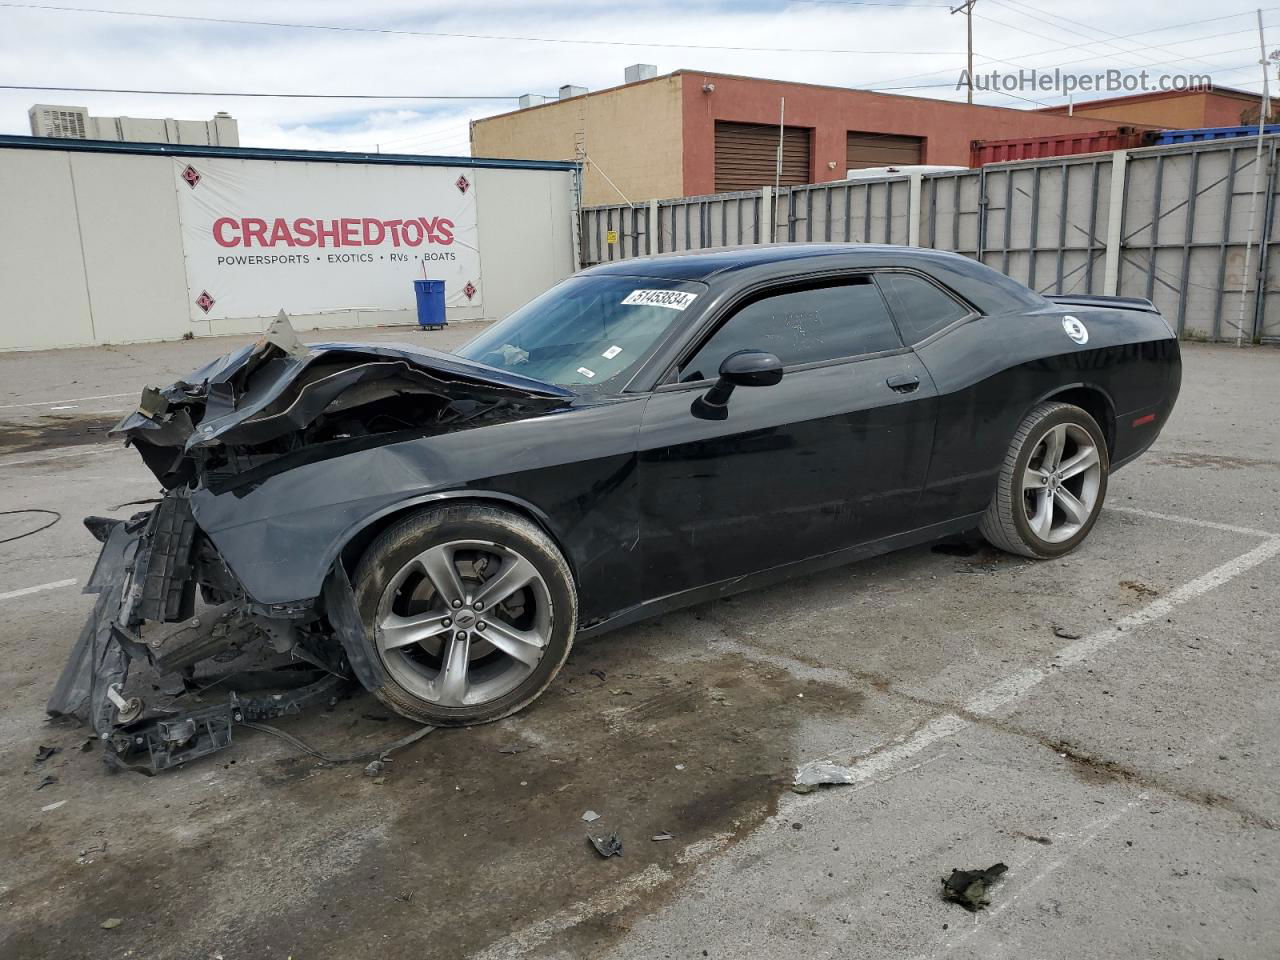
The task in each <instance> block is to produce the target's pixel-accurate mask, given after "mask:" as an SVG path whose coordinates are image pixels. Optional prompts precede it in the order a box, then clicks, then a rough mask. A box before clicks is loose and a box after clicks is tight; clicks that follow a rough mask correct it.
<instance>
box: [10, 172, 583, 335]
mask: <svg viewBox="0 0 1280 960" xmlns="http://www.w3.org/2000/svg"><path fill="white" fill-rule="evenodd" d="M261 162H263V163H274V162H282V161H274V160H263V161H261ZM283 162H289V161H283ZM172 164H173V161H172V159H170V158H169V157H167V156H161V155H153V154H115V153H87V152H80V151H75V150H66V151H63V150H26V149H21V148H9V147H0V350H39V349H45V348H49V347H70V346H87V345H92V344H101V343H130V342H139V341H147V340H172V339H178V338H180V337H182V336H183V335H184V334H185V333H187V332H191V333H193V334H194V335H196V336H210V335H218V334H227V333H246V332H258V331H261V330H262V329H263V328H264V326H265V324H266V323H267V322H268V321H266V320H264V319H260V318H251V319H244V320H222V321H207V320H205V321H194V322H193V321H192V320H190V319H189V314H190V308H189V306H188V299H189V296H190V291H188V290H187V279H186V272H185V267H184V260H183V249H182V237H181V231H180V228H179V222H178V207H177V200H176V197H175V194H174V189H175V188H174V177H173V166H172ZM362 166H363V165H357V164H353V165H352V167H353V170H352V173H353V176H359V172H360V170H361V169H362ZM472 174H474V181H475V183H476V197H477V220H478V233H479V241H480V260H481V264H480V269H481V276H482V278H483V283H484V305H483V307H457V308H453V307H451V308H449V311H448V318H449V319H450V320H466V319H496V318H498V317H502V316H505V315H506V314H508V313H510V312H511V311H512V310H513V309H514V308H516V307H518V306H519V305H520V304H522V303H524V302H526V301H527V300H530V299H532V298H533V297H534V296H536V295H537V294H539V293H541V292H542V291H543V290H545V289H546V288H547V287H549V286H551V285H552V284H554V283H556V282H557V281H558V280H560V279H562V278H563V277H566V276H568V275H569V274H570V273H572V272H573V270H574V269H575V265H574V263H573V235H572V231H573V229H574V218H573V191H572V180H571V174H570V173H569V172H567V171H561V170H526V169H488V168H476V169H474V170H469V171H468V175H469V176H470V175H472ZM348 302H350V301H348ZM414 320H415V315H414V313H413V311H412V310H381V311H367V310H362V311H353V310H334V311H326V312H323V313H313V314H300V315H297V316H294V317H293V322H294V325H295V326H296V327H297V328H298V329H306V330H309V329H313V328H332V327H355V326H377V325H382V324H393V323H412V322H414Z"/></svg>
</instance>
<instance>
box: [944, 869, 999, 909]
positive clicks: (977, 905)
mask: <svg viewBox="0 0 1280 960" xmlns="http://www.w3.org/2000/svg"><path fill="white" fill-rule="evenodd" d="M1008 869H1009V868H1008V867H1006V866H1005V865H1004V864H1003V863H997V864H993V865H992V866H990V867H987V869H985V870H952V871H951V876H949V877H943V878H942V898H943V899H944V900H950V901H951V902H952V903H958V904H960V906H962V907H964V908H965V909H966V910H968V911H969V912H970V913H975V912H977V911H978V910H981V909H982V908H983V907H985V906H986V905H987V904H989V903H990V902H991V897H990V896H988V895H987V890H988V888H989V887H990V886H991V884H993V883H995V882H996V881H997V880H999V879H1000V877H1001V875H1002V874H1004V872H1005V871H1006V870H1008Z"/></svg>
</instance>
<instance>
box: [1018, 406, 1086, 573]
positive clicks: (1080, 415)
mask: <svg viewBox="0 0 1280 960" xmlns="http://www.w3.org/2000/svg"><path fill="white" fill-rule="evenodd" d="M1064 423H1070V424H1074V425H1076V426H1078V427H1081V428H1083V429H1084V430H1086V431H1087V432H1088V434H1089V436H1090V437H1091V438H1092V440H1093V443H1094V447H1095V448H1096V449H1097V451H1098V460H1099V463H1100V464H1101V467H1102V476H1101V478H1100V480H1099V481H1098V497H1097V499H1096V501H1095V502H1094V505H1093V510H1092V511H1091V512H1090V514H1089V519H1088V520H1087V521H1085V523H1084V525H1083V526H1081V528H1080V529H1079V530H1077V531H1076V533H1075V535H1074V536H1073V537H1071V539H1070V540H1063V541H1062V542H1061V543H1049V542H1048V541H1045V540H1041V539H1040V538H1039V537H1038V536H1036V534H1035V532H1034V531H1033V530H1032V529H1031V524H1030V522H1029V521H1028V520H1027V517H1026V510H1025V509H1024V507H1023V496H1024V494H1025V491H1023V490H1022V489H1021V484H1022V477H1023V475H1024V474H1025V473H1026V471H1027V465H1028V464H1029V463H1030V462H1031V455H1032V454H1033V453H1035V451H1036V447H1038V446H1039V445H1040V441H1041V440H1043V439H1044V435H1045V434H1046V433H1047V432H1048V431H1049V430H1050V429H1052V428H1053V427H1056V426H1060V425H1062V424H1064ZM1110 477H1111V457H1110V454H1109V453H1108V451H1107V441H1106V437H1104V436H1103V434H1102V428H1101V427H1099V426H1098V423H1097V421H1096V420H1094V419H1093V417H1091V416H1090V415H1089V414H1088V413H1087V412H1086V411H1085V410H1083V409H1081V408H1080V407H1064V408H1062V409H1058V410H1054V411H1053V412H1052V413H1049V414H1047V415H1046V416H1045V417H1044V418H1043V419H1042V420H1040V421H1039V423H1037V424H1036V426H1035V429H1034V431H1033V432H1032V433H1031V434H1030V435H1029V436H1028V437H1027V438H1026V440H1025V441H1023V444H1022V448H1021V449H1020V450H1019V451H1018V456H1017V458H1016V459H1015V460H1014V469H1013V472H1012V476H1011V477H1010V478H1009V482H1010V483H1011V484H1014V485H1015V489H1014V490H1013V491H1011V494H1012V495H1011V496H1010V497H1009V502H1010V504H1011V505H1012V507H1013V517H1012V518H1011V519H1012V520H1013V525H1014V527H1015V529H1016V530H1017V531H1018V538H1019V539H1020V540H1022V542H1023V543H1024V544H1026V545H1027V547H1028V548H1029V549H1030V550H1032V551H1034V552H1035V554H1036V556H1038V557H1041V558H1043V559H1052V558H1054V557H1061V556H1065V555H1066V554H1068V553H1070V552H1071V551H1072V550H1074V549H1075V548H1076V547H1078V546H1079V545H1080V544H1081V543H1082V542H1083V541H1084V539H1085V537H1087V536H1089V532H1090V531H1091V530H1092V529H1093V525H1094V524H1095V523H1096V522H1097V520H1098V514H1100V513H1101V512H1102V504H1103V501H1105V500H1106V498H1107V485H1108V483H1109V481H1110Z"/></svg>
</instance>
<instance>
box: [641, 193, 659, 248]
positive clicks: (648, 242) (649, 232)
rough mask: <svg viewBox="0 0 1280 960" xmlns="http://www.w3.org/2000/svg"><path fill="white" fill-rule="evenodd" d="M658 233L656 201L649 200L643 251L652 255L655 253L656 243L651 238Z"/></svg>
mask: <svg viewBox="0 0 1280 960" xmlns="http://www.w3.org/2000/svg"><path fill="white" fill-rule="evenodd" d="M657 234H658V201H657V200H650V201H649V221H648V226H646V227H645V237H644V252H645V253H647V254H649V255H650V256H652V255H653V254H655V253H657V252H658V251H657V249H656V248H657V244H655V243H654V242H653V238H654V237H655V236H657Z"/></svg>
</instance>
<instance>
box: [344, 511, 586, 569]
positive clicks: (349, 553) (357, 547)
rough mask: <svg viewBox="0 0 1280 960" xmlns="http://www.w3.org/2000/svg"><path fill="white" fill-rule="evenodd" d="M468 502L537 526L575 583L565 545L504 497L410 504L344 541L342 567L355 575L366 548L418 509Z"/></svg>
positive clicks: (537, 518) (531, 513)
mask: <svg viewBox="0 0 1280 960" xmlns="http://www.w3.org/2000/svg"><path fill="white" fill-rule="evenodd" d="M467 503H473V504H476V505H478V506H485V507H501V508H502V509H504V510H510V511H511V512H512V513H515V514H518V515H519V516H522V517H524V518H525V519H526V520H528V521H530V522H531V523H534V524H537V526H538V528H539V529H540V530H542V532H543V533H545V534H546V535H547V536H548V537H550V538H551V542H552V543H554V544H555V545H556V549H557V550H559V551H560V555H561V556H563V557H564V561H565V563H567V564H568V565H569V571H570V573H572V574H573V578H574V581H575V582H576V581H577V579H578V569H577V565H576V564H575V563H574V559H573V557H572V556H570V555H569V552H568V551H567V550H565V548H564V544H562V543H561V542H560V539H559V538H558V537H557V536H556V535H555V533H554V532H552V531H551V530H550V529H549V528H548V527H547V524H546V523H545V522H544V521H543V519H542V518H541V517H540V516H538V515H537V513H535V512H534V511H533V510H530V509H528V508H527V507H525V506H523V505H522V504H520V503H519V502H517V501H511V500H507V499H505V498H503V497H485V496H464V497H443V498H441V499H439V500H428V501H426V502H425V503H412V504H409V505H408V506H405V507H401V508H399V509H397V510H393V511H391V512H390V513H388V514H386V515H385V516H381V517H379V518H378V519H377V520H374V521H373V522H372V523H370V524H368V525H367V526H365V527H364V528H362V529H361V530H360V531H359V532H357V533H356V535H355V536H354V537H352V538H351V539H350V540H348V541H347V543H346V544H345V545H344V546H343V548H342V550H341V552H340V553H339V554H338V556H339V558H340V559H341V561H342V566H343V567H344V568H345V569H346V571H347V574H348V575H353V574H354V573H355V569H356V565H357V564H358V563H359V562H360V558H361V557H362V556H364V552H365V551H366V550H368V549H369V545H370V544H372V543H373V541H374V540H376V539H377V538H378V535H379V534H381V533H382V531H383V530H386V529H387V528H388V527H390V526H391V525H392V524H393V523H396V522H397V521H399V520H402V519H404V518H405V517H407V516H409V514H411V513H417V512H418V511H419V510H426V509H429V508H431V507H434V506H444V505H449V506H452V505H454V504H467Z"/></svg>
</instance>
